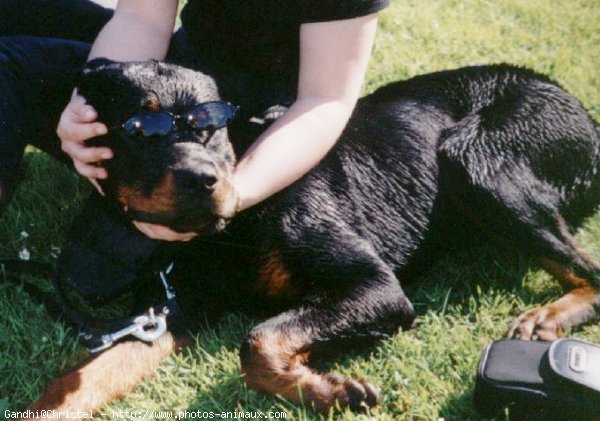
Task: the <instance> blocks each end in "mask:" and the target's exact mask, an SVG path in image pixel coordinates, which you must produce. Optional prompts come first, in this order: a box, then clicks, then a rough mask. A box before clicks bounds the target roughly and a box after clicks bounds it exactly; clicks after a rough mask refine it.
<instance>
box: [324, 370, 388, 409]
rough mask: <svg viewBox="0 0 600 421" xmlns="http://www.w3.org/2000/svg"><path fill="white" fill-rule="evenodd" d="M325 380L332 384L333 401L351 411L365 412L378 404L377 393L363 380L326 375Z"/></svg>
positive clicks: (375, 389)
mask: <svg viewBox="0 0 600 421" xmlns="http://www.w3.org/2000/svg"><path fill="white" fill-rule="evenodd" d="M325 378H326V379H327V380H328V381H330V382H331V383H333V384H334V387H333V390H334V395H335V396H334V399H333V400H334V401H337V402H338V403H339V404H340V406H342V407H349V408H350V409H352V410H353V411H365V410H367V409H368V408H372V407H374V406H376V405H377V404H378V403H379V391H378V390H377V388H376V387H375V386H373V385H372V384H371V383H369V382H367V381H366V380H364V379H353V378H350V377H347V378H344V377H341V376H338V375H336V374H327V375H326V376H325Z"/></svg>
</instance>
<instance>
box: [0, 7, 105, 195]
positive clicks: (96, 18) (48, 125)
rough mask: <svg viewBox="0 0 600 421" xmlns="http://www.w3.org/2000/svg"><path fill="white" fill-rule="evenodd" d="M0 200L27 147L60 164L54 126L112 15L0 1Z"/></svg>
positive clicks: (11, 185)
mask: <svg viewBox="0 0 600 421" xmlns="http://www.w3.org/2000/svg"><path fill="white" fill-rule="evenodd" d="M0 11H1V12H0V13H1V15H0V188H1V189H2V191H1V192H0V193H1V197H0V200H1V201H2V202H6V201H7V200H8V199H9V198H10V195H11V191H12V190H13V189H14V186H15V183H16V181H17V173H18V168H19V165H20V162H21V158H22V155H23V150H24V148H25V145H26V144H28V143H29V144H33V145H35V146H37V147H39V148H41V149H43V150H44V151H46V152H48V153H50V154H52V155H53V156H55V157H57V158H58V159H60V160H63V161H65V162H70V159H68V157H67V156H66V155H64V154H63V153H62V152H61V150H60V141H59V139H58V137H57V136H56V126H57V124H58V121H59V119H60V114H61V112H62V110H63V109H64V107H65V106H66V104H67V103H68V101H69V98H70V95H71V92H72V90H73V87H74V86H75V77H76V75H77V72H78V69H80V68H81V66H82V65H83V63H85V61H86V58H87V55H88V52H89V49H90V44H89V43H90V42H91V41H93V39H94V38H95V36H96V35H97V33H98V31H99V30H100V28H102V26H103V25H104V24H105V23H106V22H107V21H108V20H109V19H110V17H111V16H112V10H109V9H105V8H103V7H100V6H98V5H96V4H94V3H92V2H90V1H87V0H0Z"/></svg>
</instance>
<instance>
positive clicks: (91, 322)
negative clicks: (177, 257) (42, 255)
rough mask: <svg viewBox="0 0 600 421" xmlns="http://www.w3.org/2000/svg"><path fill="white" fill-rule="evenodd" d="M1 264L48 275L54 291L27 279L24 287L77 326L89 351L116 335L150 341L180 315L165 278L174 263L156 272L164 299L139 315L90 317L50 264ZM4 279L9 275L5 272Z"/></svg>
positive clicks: (110, 341)
mask: <svg viewBox="0 0 600 421" xmlns="http://www.w3.org/2000/svg"><path fill="white" fill-rule="evenodd" d="M0 268H2V270H3V271H4V272H7V273H19V272H21V273H31V274H36V275H42V276H44V277H47V278H49V279H50V280H51V281H52V284H53V286H54V291H55V294H54V295H52V294H49V293H47V292H45V291H43V290H42V289H40V288H38V287H37V286H35V285H33V284H29V283H25V284H24V288H25V290H26V292H28V293H29V294H30V295H32V296H33V297H34V299H36V300H37V301H40V302H41V303H42V304H44V305H45V307H46V308H47V310H48V312H49V313H50V314H51V315H52V316H54V317H56V318H57V319H58V318H63V319H65V320H66V321H67V323H69V324H70V325H71V326H72V327H74V328H76V330H78V332H79V333H78V337H79V340H80V342H81V343H82V344H83V346H85V347H86V348H87V349H88V350H89V351H90V352H92V353H96V352H100V351H103V350H105V349H107V348H109V347H111V346H112V345H113V344H114V343H115V342H116V341H118V340H119V339H122V338H125V337H127V336H129V335H131V336H134V337H135V338H137V339H140V340H142V341H145V342H152V341H154V340H156V339H158V338H159V337H160V336H162V335H163V334H164V333H165V332H166V331H167V324H168V323H170V322H171V321H173V320H175V319H181V318H182V312H181V309H180V308H179V305H178V303H177V300H176V294H175V289H174V288H173V286H172V285H171V284H170V283H169V278H168V276H169V273H170V272H171V270H172V269H173V263H170V264H169V265H168V266H167V267H166V268H165V269H162V270H159V271H158V274H157V276H158V278H159V280H160V282H161V284H162V287H163V289H164V291H165V296H166V301H164V302H162V303H160V304H158V305H155V306H151V307H149V308H148V310H147V311H146V312H144V313H142V314H140V315H136V316H130V317H123V318H116V319H103V318H98V317H92V316H90V315H87V314H84V313H82V312H80V311H79V310H77V307H76V306H75V305H74V304H73V303H71V301H70V300H69V298H68V297H67V295H66V293H65V291H64V289H63V286H62V284H61V282H60V279H59V276H58V274H57V273H56V271H55V270H54V268H53V267H52V266H51V265H49V264H45V263H40V262H32V261H21V260H0ZM5 279H9V278H7V277H6V276H5Z"/></svg>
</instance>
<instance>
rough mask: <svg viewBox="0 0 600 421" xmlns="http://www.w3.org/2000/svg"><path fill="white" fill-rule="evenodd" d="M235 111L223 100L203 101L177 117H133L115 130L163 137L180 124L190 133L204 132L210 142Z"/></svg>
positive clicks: (166, 114) (149, 114)
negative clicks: (191, 131)
mask: <svg viewBox="0 0 600 421" xmlns="http://www.w3.org/2000/svg"><path fill="white" fill-rule="evenodd" d="M237 110H238V107H236V106H235V105H232V104H230V103H228V102H225V101H211V102H203V103H201V104H196V105H194V106H193V107H191V108H190V109H189V110H187V111H186V112H185V113H184V114H181V115H176V114H173V113H170V112H168V111H148V112H145V113H142V114H137V115H134V116H133V117H131V118H129V119H128V120H127V121H126V122H125V123H123V124H121V125H120V126H117V127H115V129H122V130H124V131H125V132H126V133H127V134H129V135H130V136H132V137H143V138H146V137H152V136H165V135H167V134H169V133H171V132H172V131H174V130H177V129H178V128H181V126H182V125H183V126H186V127H187V128H189V129H191V130H193V131H194V132H202V133H208V135H209V137H208V139H210V136H212V134H213V133H214V132H215V131H216V130H218V129H221V128H223V127H225V126H227V125H228V124H229V123H230V122H231V120H233V118H234V117H235V114H236V112H237ZM208 139H207V141H208Z"/></svg>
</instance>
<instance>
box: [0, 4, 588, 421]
mask: <svg viewBox="0 0 600 421" xmlns="http://www.w3.org/2000/svg"><path fill="white" fill-rule="evenodd" d="M599 25H600V1H599V0H587V1H586V0H573V1H569V2H564V1H559V0H530V1H527V2H524V1H519V0H496V1H486V0H460V1H459V0H444V1H442V0H437V1H436V0H421V1H417V0H392V5H391V7H389V8H388V9H387V10H386V11H385V12H384V13H382V16H381V22H380V30H379V34H378V38H377V43H376V47H375V52H374V56H373V60H372V63H371V67H370V70H369V74H368V80H367V83H366V86H365V91H366V92H368V91H372V90H373V89H375V88H376V87H378V86H381V85H383V84H385V83H387V82H391V81H393V80H399V79H405V78H408V77H410V76H413V75H417V74H421V73H425V72H431V71H435V70H440V69H447V68H454V67H458V66H464V65H472V64H482V63H496V62H511V63H515V64H519V65H524V66H529V67H532V68H534V69H535V70H537V71H539V72H544V73H547V74H549V75H550V76H552V77H553V78H554V79H555V80H557V81H558V82H560V83H561V84H562V85H563V86H564V87H565V88H566V89H567V90H569V91H570V92H571V93H572V94H574V95H575V96H576V97H578V98H579V99H580V100H581V101H582V102H583V104H584V105H585V106H586V107H587V108H588V109H589V110H591V112H592V114H593V115H594V117H595V118H596V119H600V95H599V92H600V72H599V71H598V69H600V31H599V30H598V28H599ZM88 191H89V187H88V186H87V183H86V182H83V181H81V180H78V178H77V177H76V176H75V175H74V174H72V173H70V172H69V171H67V170H66V169H65V168H63V167H62V166H61V165H59V164H57V163H55V162H53V161H52V160H51V159H49V158H47V157H46V156H45V155H44V154H42V153H39V152H36V151H29V152H28V153H27V156H26V160H25V163H24V170H23V181H22V183H21V187H20V189H19V190H18V192H17V195H16V197H15V200H14V202H13V203H12V205H11V206H10V207H9V208H8V209H7V210H6V211H5V212H4V214H3V216H2V218H1V219H0V258H15V257H17V256H18V255H19V252H21V253H22V251H23V250H25V249H26V250H28V251H29V252H30V254H31V258H32V259H35V260H41V261H47V262H53V261H55V258H56V255H57V253H58V252H59V251H60V247H61V245H62V244H63V240H64V233H65V230H66V228H67V226H68V225H69V221H70V220H71V219H72V217H73V215H74V214H75V213H76V212H77V208H78V205H79V203H80V202H81V199H82V197H84V196H85V195H86V194H87V192H88ZM577 236H578V239H579V240H580V242H581V243H582V244H584V245H585V246H586V247H587V248H588V250H590V251H591V253H592V254H593V255H595V256H596V257H599V258H600V217H595V218H591V219H590V220H589V221H588V222H587V223H586V225H585V226H584V227H583V228H582V229H581V230H580V231H579V233H578V235H577ZM0 276H4V275H3V274H0ZM40 282H44V281H41V280H40ZM408 294H409V297H410V298H411V299H412V300H413V302H414V303H415V305H416V308H417V310H418V314H419V316H418V319H417V322H418V327H417V328H416V329H414V330H412V331H410V332H406V333H399V334H397V335H396V336H395V337H394V338H392V339H389V340H387V341H385V342H382V343H381V344H379V345H378V346H377V347H376V348H375V349H374V350H373V351H372V352H371V353H370V354H368V355H350V356H347V357H344V358H343V359H339V360H337V361H335V363H334V364H333V366H332V369H333V370H335V371H337V372H339V373H342V374H346V375H352V376H357V377H366V378H369V379H370V380H372V381H373V383H375V384H376V385H378V386H379V387H380V388H381V389H382V404H381V405H380V406H379V407H378V408H376V409H374V410H373V411H372V412H371V413H370V414H367V415H356V414H352V413H350V412H344V413H342V414H341V415H331V416H330V418H334V419H338V418H339V419H344V420H346V419H378V420H388V419H419V420H435V419H438V418H440V417H441V418H445V419H447V420H466V419H477V415H476V414H475V413H474V410H473V407H472V405H471V397H472V395H471V394H472V389H473V381H474V376H475V370H476V364H477V361H478V359H479V353H480V351H481V349H482V348H483V346H484V345H485V344H487V343H488V342H489V341H491V340H492V339H496V338H500V337H502V336H503V335H504V333H505V332H506V329H507V326H508V324H509V323H510V321H511V320H512V319H513V318H514V317H515V316H516V315H518V314H520V313H521V312H523V311H524V310H526V309H529V308H532V307H534V306H536V305H538V304H540V303H543V302H548V301H550V300H553V299H555V298H557V297H558V296H559V295H560V290H559V288H558V286H557V284H556V283H555V282H554V281H553V280H552V279H551V278H550V277H549V276H548V275H547V274H546V273H544V272H543V271H540V270H538V269H536V268H535V267H534V266H532V265H531V262H529V261H526V260H524V259H522V258H519V257H518V256H517V255H516V253H515V252H514V251H513V250H501V251H498V250H493V249H491V248H490V247H487V246H486V245H485V244H482V245H481V247H480V248H477V249H476V250H475V251H469V252H466V251H465V252H463V253H461V254H459V255H456V256H452V257H449V258H447V259H445V260H442V261H439V262H435V263H434V262H432V266H431V268H430V270H428V271H427V272H426V273H425V274H424V275H423V276H421V278H420V279H418V281H417V282H415V283H414V284H412V285H411V286H410V287H409V288H408ZM252 323H253V321H252V320H249V319H248V318H247V317H243V316H239V315H235V314H232V315H230V316H227V317H226V318H225V319H224V320H223V321H222V322H221V323H219V324H218V325H216V326H211V327H210V328H209V329H207V330H205V331H203V332H202V333H200V334H198V336H197V345H196V346H195V347H193V348H191V349H190V350H187V351H184V352H183V353H181V354H179V355H177V356H175V357H173V358H170V359H169V360H167V361H166V362H165V363H164V364H163V365H162V367H161V369H160V372H159V374H158V375H157V376H156V377H155V378H153V379H151V380H148V381H146V382H145V383H143V384H141V385H140V386H139V387H138V388H137V389H135V391H133V392H132V393H131V394H129V395H128V396H126V397H125V399H123V400H122V401H118V402H113V403H111V404H110V405H109V406H108V407H107V408H105V410H104V412H105V413H106V414H107V415H106V416H104V417H100V419H112V416H111V414H112V411H113V410H118V409H122V410H126V409H128V410H140V409H144V410H145V409H154V410H159V411H166V410H182V409H191V410H196V409H200V410H206V411H219V412H220V411H233V410H238V411H239V410H247V411H254V410H261V411H284V412H286V413H287V414H288V419H319V418H320V417H319V416H316V415H314V414H313V413H312V412H311V411H310V410H308V409H306V408H304V407H302V406H300V405H293V404H290V403H288V402H285V401H283V400H281V399H279V398H276V397H270V396H265V395H263V394H260V393H257V392H254V391H252V390H248V389H247V388H246V386H245V385H244V383H243V381H242V380H241V378H240V376H239V360H238V354H237V353H238V345H239V343H240V341H241V339H242V338H243V337H244V334H245V332H247V330H248V329H249V328H250V327H251V326H252ZM571 333H572V334H573V335H575V336H577V337H582V338H587V339H588V340H592V341H596V342H600V326H598V325H597V324H595V325H589V326H586V327H584V328H582V329H578V330H577V331H576V332H571ZM85 355H86V352H85V351H84V350H83V349H81V348H80V347H79V346H78V345H77V343H76V341H75V339H74V338H73V335H71V334H70V332H68V331H66V330H65V328H64V327H63V326H62V325H60V324H58V323H54V322H52V321H51V320H49V318H48V315H47V314H46V313H45V311H44V309H43V308H42V307H40V306H37V305H35V304H33V303H32V301H31V299H30V297H29V296H28V295H27V294H26V293H24V292H23V291H22V290H21V289H20V288H15V287H14V286H12V285H5V284H2V283H0V414H4V410H5V409H11V410H22V409H24V408H25V407H26V406H27V405H28V404H29V403H31V402H32V401H33V400H34V399H35V398H36V396H38V394H39V393H40V392H41V391H42V389H43V388H44V387H45V386H46V385H47V384H48V382H49V381H50V379H52V378H53V377H55V376H56V375H57V374H58V373H59V372H61V371H62V370H64V369H65V368H67V367H69V366H72V365H73V364H75V363H76V362H78V361H80V360H81V359H83V358H84V357H85ZM2 416H3V415H0V418H2ZM507 418H510V414H507Z"/></svg>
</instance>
